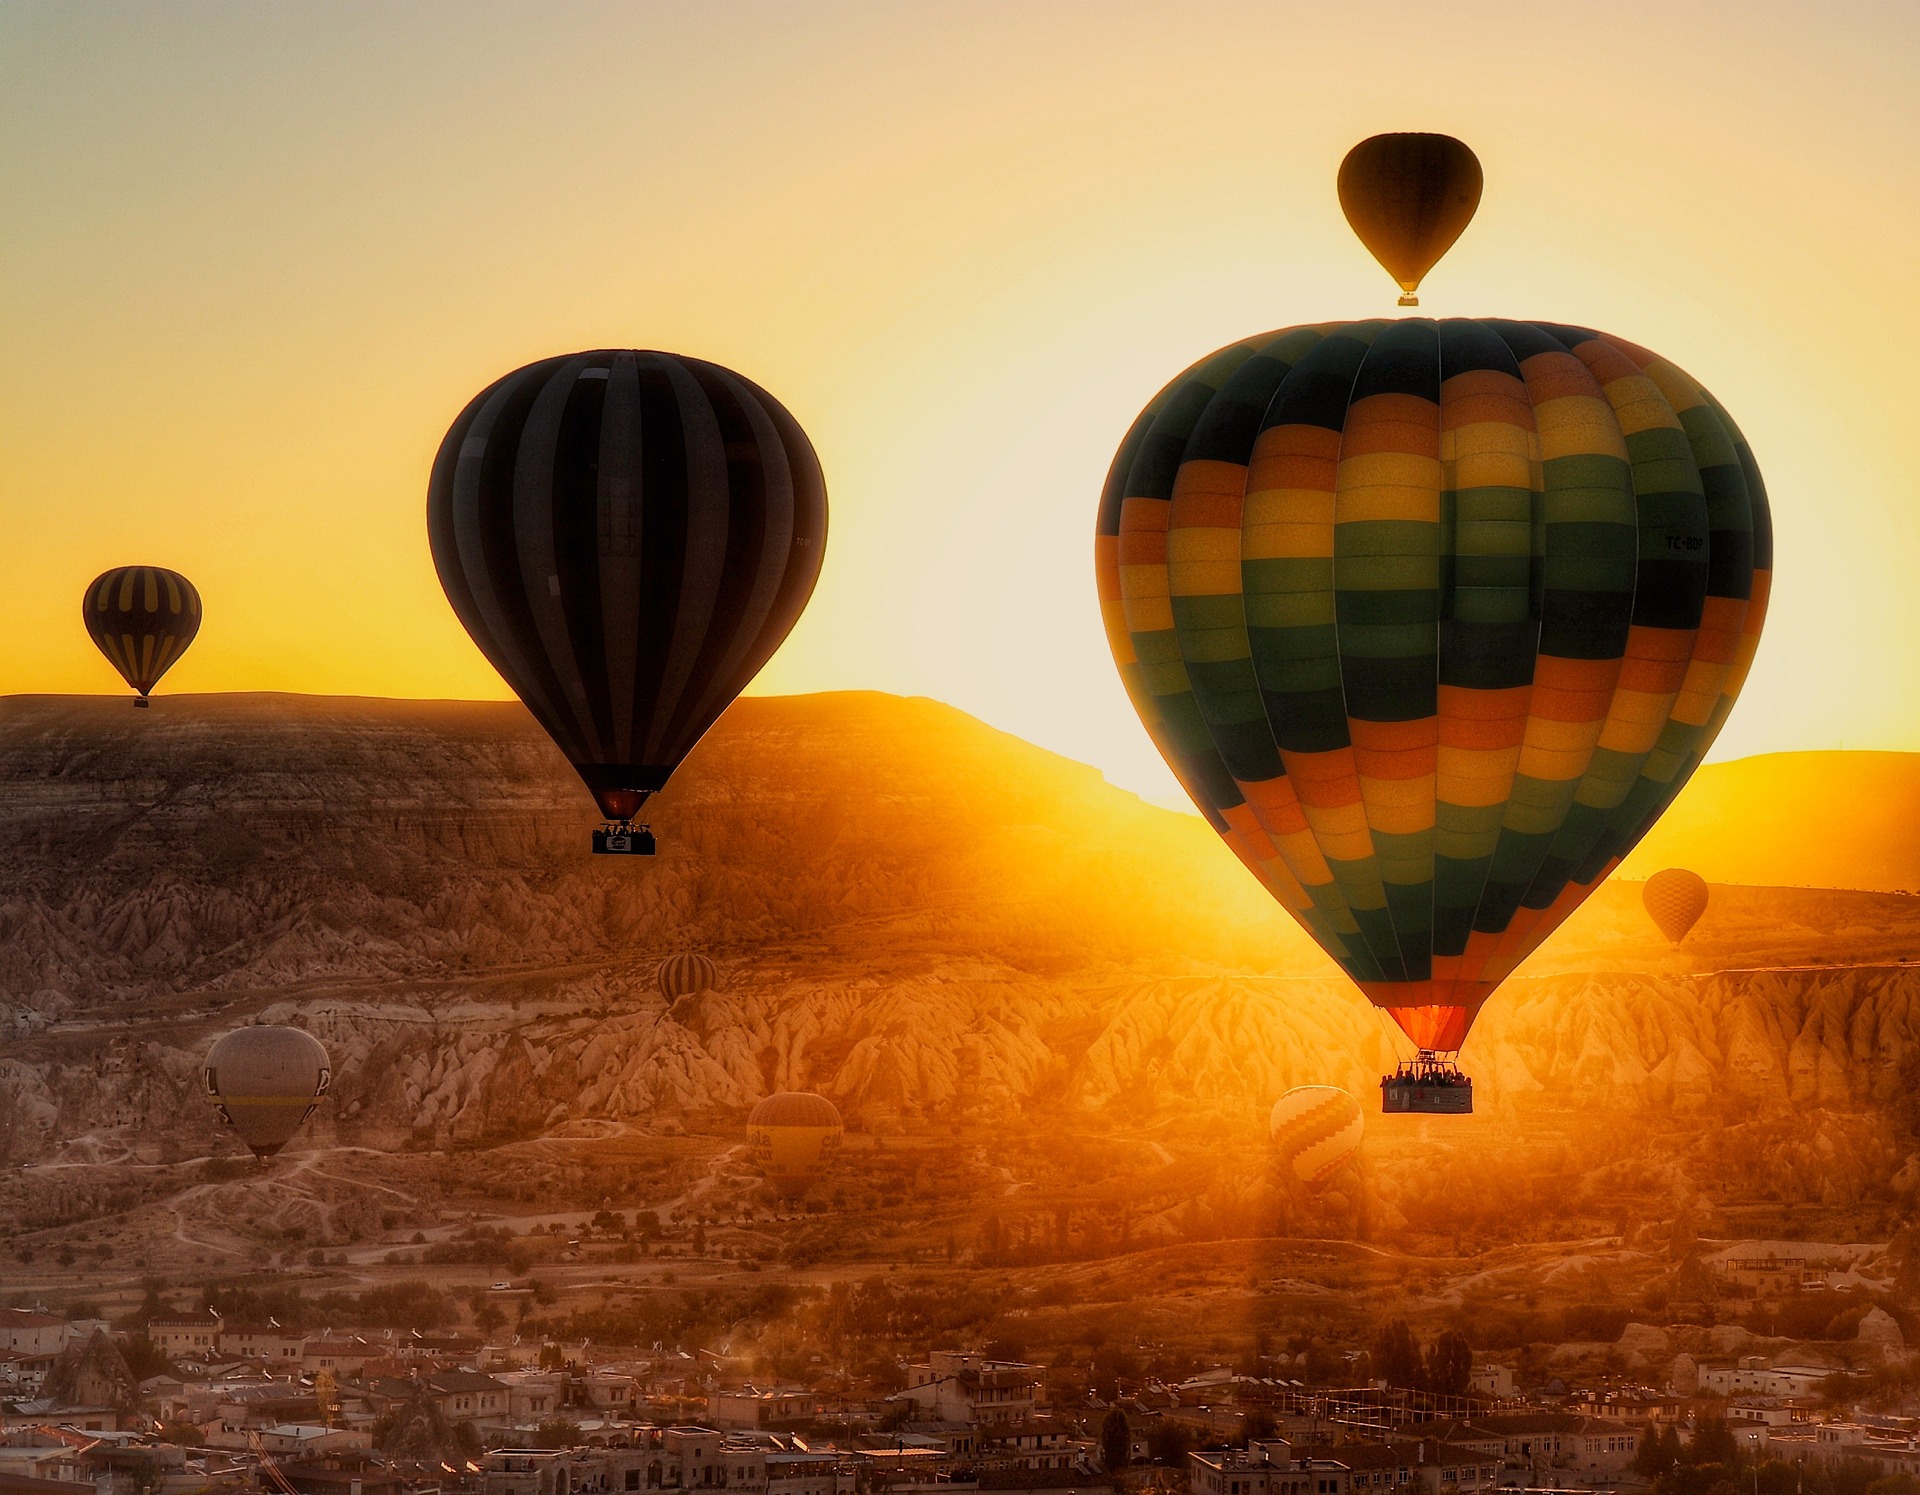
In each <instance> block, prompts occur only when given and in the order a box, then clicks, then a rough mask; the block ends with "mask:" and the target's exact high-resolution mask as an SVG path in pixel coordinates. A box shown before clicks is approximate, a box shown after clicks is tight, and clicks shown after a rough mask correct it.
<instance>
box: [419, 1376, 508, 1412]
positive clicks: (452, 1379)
mask: <svg viewBox="0 0 1920 1495" xmlns="http://www.w3.org/2000/svg"><path fill="white" fill-rule="evenodd" d="M426 1382H427V1387H428V1389H429V1390H430V1391H432V1393H433V1397H434V1400H435V1401H436V1402H437V1403H439V1406H440V1411H441V1413H442V1414H443V1415H444V1416H445V1417H446V1419H447V1421H448V1422H451V1423H462V1422H481V1421H497V1420H500V1419H503V1418H505V1417H506V1415H507V1408H508V1404H509V1398H508V1393H507V1387H506V1386H505V1384H504V1383H502V1382H500V1381H496V1380H495V1379H494V1378H493V1377H492V1376H483V1375H481V1374H480V1373H479V1372H478V1371H471V1370H438V1371H435V1372H434V1373H433V1374H432V1375H430V1376H428V1377H427V1378H426Z"/></svg>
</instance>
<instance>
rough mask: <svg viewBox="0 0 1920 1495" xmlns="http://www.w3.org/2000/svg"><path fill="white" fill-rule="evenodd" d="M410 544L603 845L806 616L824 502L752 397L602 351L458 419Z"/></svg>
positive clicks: (717, 376) (485, 398)
mask: <svg viewBox="0 0 1920 1495" xmlns="http://www.w3.org/2000/svg"><path fill="white" fill-rule="evenodd" d="M427 533H428V538H429V540H430V541H431V544H432V548H433V561H434V565H435V567H436V568H437V569H438V570H439V573H440V583H441V585H442V586H443V587H444V588H445V589H446V593H447V599H448V601H450V602H451V603H452V604H453V610H454V612H455V613H457V614H458V615H459V618H460V621H461V622H462V623H463V624H464V625H465V626H466V629H467V632H468V633H470V634H471V635H473V640H474V642H475V643H476V644H478V645H479V646H480V650H481V652H482V653H483V654H485V655H486V656H487V659H488V661H489V662H491V663H492V665H493V667H494V668H495V669H497V670H498V671H499V672H500V674H501V676H502V677H503V678H504V679H505V680H506V682H507V684H509V685H510V686H512V687H513V689H514V691H515V693H516V694H518V695H519V697H520V699H521V700H522V701H524V702H525V703H526V705H527V708H528V710H530V711H532V713H533V714H534V716H535V717H536V718H537V719H538V720H539V722H540V724H541V726H543V727H545V728H546V729H547V731H548V732H549V733H550V734H551V735H552V737H553V739H554V741H555V742H556V743H558V744H559V745H560V749H561V751H562V752H564V753H565V754H566V755H567V757H568V759H569V760H570V761H571V762H572V764H573V766H574V768H575V769H576V770H577V771H578V772H579V774H580V777H581V779H582V780H584V781H585V783H586V785H587V788H588V789H590V790H591V791H592V792H593V796H594V798H595V800H596V801H597V802H598V804H599V806H600V810H601V813H602V814H604V815H605V816H606V817H607V819H608V820H609V821H614V822H619V823H621V824H624V823H625V822H627V821H629V820H631V819H632V817H633V816H634V814H635V813H636V812H637V811H638V810H639V809H640V807H641V806H642V805H643V804H645V803H646V800H647V798H648V796H650V795H651V794H653V793H654V792H655V791H656V790H658V789H660V788H661V787H662V786H663V785H665V783H666V782H667V778H668V776H669V775H671V774H672V772H673V771H674V769H675V768H676V767H677V766H678V765H679V763H680V761H681V760H682V759H683V758H685V757H686V755H687V753H688V752H689V751H691V750H692V748H693V745H694V744H695V743H696V742H698V741H699V740H700V737H701V735H702V734H703V733H704V732H705V731H706V730H707V728H708V727H710V726H712V725H713V722H714V720H715V719H716V718H717V717H718V716H719V715H720V713H721V712H722V711H723V710H725V709H726V706H727V704H728V703H729V702H730V701H732V700H733V698H734V697H735V696H737V695H738V694H739V693H740V691H741V690H742V689H743V688H744V687H745V686H746V684H747V683H748V682H749V681H750V680H752V679H753V677H754V676H755V675H756V674H758V673H759V671H760V668H761V666H763V665H764V664H765V663H766V662H767V660H768V659H769V658H770V657H771V656H772V654H773V651H774V650H775V649H777V648H778V647H779V646H780V642H781V640H782V639H784V638H785V637H786V636H787V632H788V630H789V629H791V628H792V627H793V624H794V621H795V620H796V619H797V618H798V617H799V616H800V612H801V609H802V608H804V607H805V606H806V604H807V598H808V597H809V596H810V595H811V594H812V592H813V584H814V581H815V579H816V578H817V577H818V576H819V574H820V559H821V555H822V553H823V550H824V548H825V544H826V533H827V495H826V485H825V482H824V481H823V479H822V477H821V474H820V464H819V461H818V459H817V458H816V457H815V456H814V452H813V447H812V446H811V445H810V444H809V443H808V441H807V438H806V434H805V432H803V431H802V430H801V429H800V426H799V424H798V423H797V422H796V421H795V420H794V418H793V417H792V416H791V415H789V414H788V413H787V411H786V409H785V408H784V407H783V406H782V405H781V404H780V402H779V401H777V400H775V399H774V398H773V397H772V396H771V395H769V394H768V393H767V392H766V391H765V390H763V389H761V388H760V387H759V386H757V385H755V384H753V383H752V382H750V381H749V380H747V379H744V378H742V377H741V376H740V375H738V374H735V373H733V372H732V371H730V370H728V369H724V368H721V367H720V366H719V365H718V364H712V363H705V362H702V361H701V360H700V359H697V358H682V357H678V356H676V355H674V354H671V353H646V352H630V351H626V350H620V349H602V350H599V351H595V352H587V353H572V354H568V355H566V356H564V357H560V358H547V359H543V360H541V361H540V362H539V363H532V364H528V365H527V366H526V367H525V368H523V369H517V370H515V371H514V372H513V373H511V374H508V375H507V376H506V377H505V378H503V379H500V380H498V381H497V382H495V383H493V384H491V385H489V386H488V387H487V388H486V389H484V390H482V391H481V392H480V393H479V394H478V395H477V396H475V397H474V399H473V401H472V403H471V404H469V405H468V406H467V408H466V409H465V410H463V411H462V412H461V413H460V418H459V419H458V420H456V421H455V422H454V423H453V426H452V428H451V429H450V430H449V431H448V432H447V435H446V439H445V440H444V441H443V442H441V444H440V453H439V456H438V457H436V458H435V459H434V464H433V477H432V480H431V483H430V485H429V489H428V495H427ZM610 849H618V850H630V849H639V848H637V847H629V846H626V845H621V846H618V847H613V848H610Z"/></svg>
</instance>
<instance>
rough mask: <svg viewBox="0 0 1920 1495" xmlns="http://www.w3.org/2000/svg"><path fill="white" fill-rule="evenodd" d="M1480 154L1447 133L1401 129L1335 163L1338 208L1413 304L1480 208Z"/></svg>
mask: <svg viewBox="0 0 1920 1495" xmlns="http://www.w3.org/2000/svg"><path fill="white" fill-rule="evenodd" d="M1481 186H1482V178H1481V174H1480V158H1479V157H1478V156H1476V155H1474V153H1473V152H1472V151H1471V150H1469V149H1468V148H1467V147H1466V146H1465V145H1464V144H1463V143H1462V142H1460V141H1458V140H1455V139H1454V138H1453V137H1452V136H1451V135H1427V134H1421V133H1417V132H1406V133H1402V134H1396V135H1375V136H1373V137H1371V138H1370V139H1367V140H1363V141H1361V142H1360V143H1359V144H1358V145H1356V146H1355V147H1354V148H1353V149H1352V150H1350V151H1348V152H1347V157H1346V159H1345V160H1344V161H1342V162H1341V163H1340V178H1339V183H1338V190H1339V193H1340V208H1341V211H1342V212H1344V213H1345V214H1346V215H1347V224H1348V226H1349V227H1351V228H1352V229H1353V232H1354V234H1355V235H1356V236H1357V237H1358V238H1359V240H1360V242H1361V243H1362V244H1364V245H1366V246H1367V252H1368V253H1370V254H1371V255H1372V256H1373V257H1374V258H1375V259H1377V260H1378V261H1380V264H1381V267H1382V268H1383V269H1384V270H1385V271H1386V272H1387V274H1389V275H1391V276H1392V277H1393V278H1394V281H1395V283H1396V284H1398V285H1399V287H1400V293H1401V294H1400V304H1401V305H1402V306H1418V305H1419V304H1420V297H1419V296H1418V294H1416V293H1417V292H1418V291H1419V289H1420V282H1421V280H1422V279H1424V278H1425V276H1426V273H1427V272H1428V271H1429V270H1431V269H1432V268H1433V267H1434V266H1435V265H1436V264H1438V263H1439V261H1440V256H1441V255H1443V254H1445V253H1446V252H1447V251H1448V250H1449V249H1451V248H1452V247H1453V241H1454V240H1455V239H1457V238H1459V237H1460V235H1461V234H1462V233H1464V232H1465V231H1466V227H1467V225H1468V224H1469V223H1470V222H1472V221H1473V214H1474V210H1475V209H1476V208H1478V207H1479V206H1480V189H1481Z"/></svg>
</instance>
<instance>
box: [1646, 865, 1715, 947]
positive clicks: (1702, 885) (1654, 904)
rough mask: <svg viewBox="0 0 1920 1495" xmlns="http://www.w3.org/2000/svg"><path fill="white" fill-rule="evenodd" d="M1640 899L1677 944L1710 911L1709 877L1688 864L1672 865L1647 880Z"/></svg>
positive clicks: (1662, 931)
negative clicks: (1688, 866) (1688, 868)
mask: <svg viewBox="0 0 1920 1495" xmlns="http://www.w3.org/2000/svg"><path fill="white" fill-rule="evenodd" d="M1640 901H1641V902H1642V903H1644V904H1645V905H1646V906H1647V914H1648V917H1650V918H1651V919H1652V920H1653V922H1654V923H1655V924H1657V925H1659V927H1660V932H1661V933H1662V934H1664V935H1665V936H1666V937H1667V938H1668V940H1670V941H1671V942H1672V943H1674V944H1676V945H1677V944H1679V943H1680V941H1682V940H1684V939H1685V938H1686V937H1687V931H1688V930H1690V929H1692V928H1693V926H1694V925H1695V924H1698V923H1699V922H1700V916H1701V915H1702V914H1704V913H1705V912H1706V911H1707V880H1706V879H1705V878H1704V877H1702V876H1701V875H1700V874H1699V873H1697V872H1689V871H1687V870H1686V869H1685V868H1684V867H1669V868H1667V870H1666V871H1664V872H1656V873H1654V874H1653V876H1652V877H1649V878H1648V879H1647V881H1646V884H1645V886H1643V887H1642V888H1641V889H1640Z"/></svg>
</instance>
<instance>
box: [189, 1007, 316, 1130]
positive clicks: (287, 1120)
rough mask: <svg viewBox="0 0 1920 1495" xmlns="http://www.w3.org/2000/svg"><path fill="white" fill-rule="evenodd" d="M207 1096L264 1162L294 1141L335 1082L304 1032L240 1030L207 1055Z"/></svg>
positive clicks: (280, 1028)
mask: <svg viewBox="0 0 1920 1495" xmlns="http://www.w3.org/2000/svg"><path fill="white" fill-rule="evenodd" d="M205 1079H206V1084H207V1094H208V1095H209V1096H210V1097H212V1099H213V1104H214V1109H215V1110H217V1111H218V1112H219V1113H220V1119H221V1120H222V1121H224V1122H226V1123H227V1125H228V1126H230V1127H232V1128H233V1129H234V1131H235V1132H237V1133H238V1134H239V1137H240V1140H241V1141H242V1142H244V1143H246V1144H247V1149H248V1150H249V1151H250V1152H252V1154H253V1155H254V1156H255V1157H256V1158H259V1159H261V1160H263V1161H264V1160H265V1159H267V1158H270V1157H272V1156H273V1155H274V1154H275V1153H277V1152H278V1151H280V1149H281V1148H283V1147H285V1146H286V1145H287V1143H289V1142H291V1141H292V1140H293V1134H294V1133H295V1132H297V1131H299V1130H300V1124H301V1123H302V1122H304V1121H305V1120H306V1119H307V1118H308V1117H309V1116H311V1115H312V1114H313V1113H314V1110H315V1109H316V1108H317V1107H318V1106H319V1104H320V1097H321V1096H323V1095H325V1094H326V1093H327V1087H328V1085H330V1084H331V1083H332V1082H333V1066H332V1064H331V1062H330V1061H329V1060H328V1058H327V1051H326V1049H325V1048H323V1047H322V1046H321V1044H320V1040H319V1039H317V1038H315V1037H314V1036H313V1035H312V1034H311V1033H309V1032H307V1031H306V1030H305V1029H304V1028H283V1027H269V1026H266V1025H261V1026H259V1027H251V1028H236V1029H234V1030H233V1032H231V1033H229V1034H227V1035H226V1036H225V1037H223V1038H221V1039H219V1040H217V1041H216V1042H215V1043H214V1045H213V1047H212V1048H211V1049H210V1050H208V1052H207V1063H206V1069H205Z"/></svg>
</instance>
